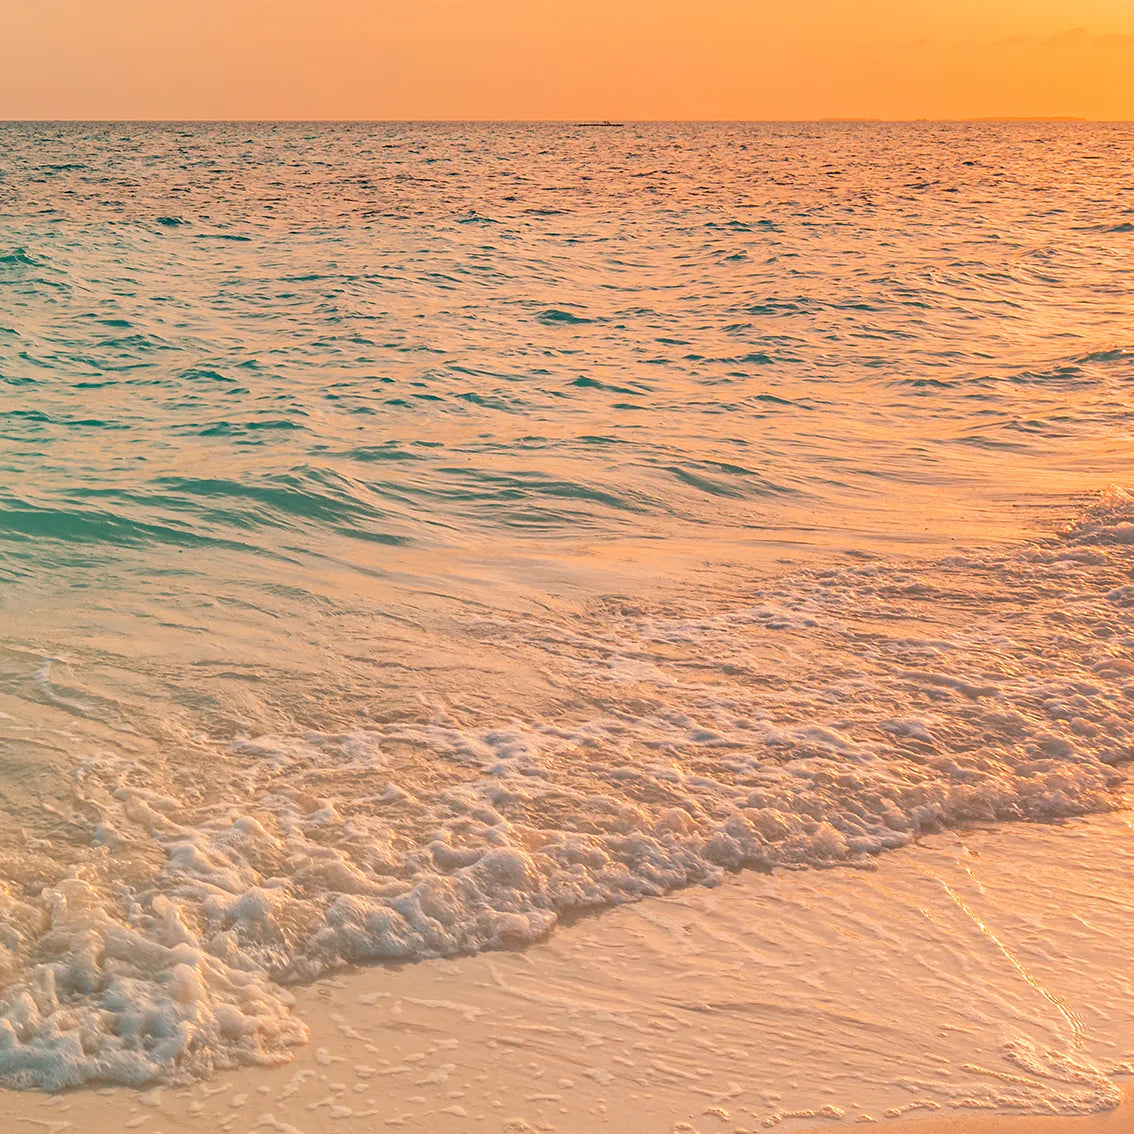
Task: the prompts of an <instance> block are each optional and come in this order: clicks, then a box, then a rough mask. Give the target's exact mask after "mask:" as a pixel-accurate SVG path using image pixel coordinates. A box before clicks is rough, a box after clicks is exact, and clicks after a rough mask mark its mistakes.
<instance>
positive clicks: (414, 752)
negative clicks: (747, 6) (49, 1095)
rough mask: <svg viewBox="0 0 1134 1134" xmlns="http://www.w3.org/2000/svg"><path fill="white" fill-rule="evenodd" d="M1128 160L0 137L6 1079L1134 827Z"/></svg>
mask: <svg viewBox="0 0 1134 1134" xmlns="http://www.w3.org/2000/svg"><path fill="white" fill-rule="evenodd" d="M1132 156H1134V128H1131V127H1130V126H1128V125H1082V124H1033V123H1018V124H1005V125H989V124H979V125H963V124H953V125H942V124H919V125H874V124H870V125H854V124H821V125H807V124H788V125H745V124H727V125H709V124H702V125H637V124H631V125H626V126H622V127H619V126H610V127H597V128H583V127H576V126H572V125H567V124H560V125H530V124H515V125H511V124H499V125H466V124H428V125H425V124H416V125H415V124H379V125H360V124H345V125H342V124H275V125H273V124H187V125H179V124H77V125H57V124H52V125H36V124H10V125H6V126H3V127H0V817H2V820H3V822H2V823H0V983H2V988H3V991H2V992H0V1083H3V1084H5V1085H8V1086H26V1087H45V1088H58V1087H63V1086H74V1085H80V1084H84V1083H90V1082H94V1081H103V1082H112V1083H123V1084H141V1083H144V1082H149V1081H151V1080H177V1079H184V1078H186V1077H192V1076H197V1075H204V1074H208V1073H210V1072H212V1071H215V1070H217V1069H219V1068H229V1067H235V1066H240V1065H242V1064H253V1063H257V1064H271V1063H275V1062H282V1061H285V1060H287V1059H288V1058H289V1053H290V1051H291V1049H292V1047H293V1046H294V1045H295V1044H297V1043H300V1042H302V1040H303V1038H304V1035H305V1025H304V1022H303V1020H302V1019H301V1018H300V1016H299V1015H298V1014H297V1013H295V1012H293V1011H292V1001H291V996H290V994H289V993H288V991H287V986H288V984H289V983H294V982H296V981H299V980H309V979H313V978H318V977H319V976H321V975H322V974H325V973H327V972H329V971H331V970H333V969H336V968H339V967H342V966H344V965H351V964H358V963H365V962H379V961H411V960H420V959H424V958H431V957H440V956H451V955H456V954H463V953H472V952H477V951H480V950H485V949H492V948H499V947H505V946H517V945H525V944H528V943H531V942H533V941H535V940H537V939H539V938H540V937H542V936H544V935H546V934H547V933H548V932H549V931H551V930H552V929H553V928H554V927H555V926H556V925H557V923H558V922H559V921H560V919H562V918H563V917H564V916H565V915H571V914H577V913H580V912H583V911H588V910H592V909H596V908H602V907H604V906H608V905H611V904H618V903H625V902H631V901H634V900H635V899H638V898H641V897H643V896H648V895H658V894H663V893H666V892H669V891H672V890H675V889H678V888H680V887H685V886H689V885H692V884H708V885H712V884H714V883H717V882H719V881H720V880H721V879H722V878H723V877H724V876H725V874H726V873H727V872H730V871H739V870H746V869H752V870H764V871H768V870H773V869H776V868H778V867H783V866H791V867H808V866H822V865H830V864H845V863H852V864H853V863H860V864H861V863H866V862H869V861H870V860H871V858H872V856H875V855H877V854H878V853H880V852H883V851H887V850H890V849H896V848H900V847H902V846H903V845H906V844H908V843H910V842H911V841H912V840H914V839H916V838H917V837H918V836H919V835H920V834H922V833H924V832H927V831H933V830H940V829H942V828H946V827H952V826H964V825H967V824H971V823H973V822H982V823H1000V822H1008V821H1013V820H1027V819H1058V818H1062V817H1067V816H1072V815H1081V814H1087V813H1090V812H1095V811H1106V810H1111V809H1116V808H1119V807H1121V806H1123V805H1124V795H1123V781H1124V772H1123V767H1124V764H1125V763H1126V761H1127V760H1128V759H1129V758H1130V757H1131V754H1132V748H1131V745H1132V744H1134V721H1131V717H1130V703H1131V699H1132V697H1134V650H1132V646H1134V577H1132V568H1134V498H1132V497H1131V496H1129V495H1127V493H1126V491H1125V490H1124V488H1123V486H1124V485H1134V469H1132V467H1131V466H1132V464H1134V448H1132V446H1131V426H1132V423H1134V411H1132V407H1131V402H1130V391H1131V383H1132V380H1134V331H1132V330H1131V316H1132V314H1134V303H1132V301H1131V298H1130V296H1131V294H1132V288H1134V176H1132V175H1131V174H1130V173H1129V170H1130V169H1131V168H1134V163H1132V161H1131V158H1132ZM561 932H565V933H570V932H571V930H570V928H565V929H562V930H561Z"/></svg>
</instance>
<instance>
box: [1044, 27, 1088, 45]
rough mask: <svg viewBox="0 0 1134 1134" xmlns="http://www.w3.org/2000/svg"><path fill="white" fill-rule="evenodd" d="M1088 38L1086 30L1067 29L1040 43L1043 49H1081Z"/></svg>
mask: <svg viewBox="0 0 1134 1134" xmlns="http://www.w3.org/2000/svg"><path fill="white" fill-rule="evenodd" d="M1090 38H1091V37H1090V35H1089V34H1088V33H1087V29H1086V28H1068V29H1067V30H1066V31H1065V32H1059V34H1058V35H1051V36H1048V37H1047V39H1045V40H1043V41H1042V42H1043V46H1044V47H1082V46H1083V45H1084V44H1085V43H1088V42H1089V41H1090Z"/></svg>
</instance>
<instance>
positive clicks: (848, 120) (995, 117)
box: [0, 114, 1134, 127]
mask: <svg viewBox="0 0 1134 1134" xmlns="http://www.w3.org/2000/svg"><path fill="white" fill-rule="evenodd" d="M996 122H1017V123H1022V124H1027V123H1041V122H1048V123H1067V124H1072V125H1074V124H1086V125H1125V124H1130V123H1132V122H1134V118H1088V117H1084V116H1082V115H1075V114H1035V115H1030V114H989V115H965V116H963V117H961V116H959V117H942V118H936V117H924V116H923V117H917V118H885V117H877V116H868V115H862V116H859V115H824V116H822V117H815V118H610V119H595V118H575V117H572V118H157V117H143V118H31V117H26V118H25V117H21V118H2V117H0V124H3V125H16V124H27V125H46V124H51V125H79V124H84V125H95V124H101V123H105V124H107V125H131V124H137V123H148V124H154V125H182V124H191V125H196V124H201V125H206V124H233V125H240V124H248V125H306V124H330V123H337V124H343V125H375V126H378V125H403V124H413V125H530V126H543V125H548V126H552V125H555V126H595V127H598V126H624V125H635V126H638V125H672V124H688V125H757V126H758V125H780V124H784V123H791V124H797V125H839V124H844V125H853V124H867V125H869V124H876V125H912V124H926V125H935V124H946V125H947V124H954V125H956V124H980V123H996Z"/></svg>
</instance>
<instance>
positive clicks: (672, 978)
mask: <svg viewBox="0 0 1134 1134" xmlns="http://www.w3.org/2000/svg"><path fill="white" fill-rule="evenodd" d="M1131 843H1134V837H1132V836H1131V828H1130V825H1129V819H1128V815H1118V816H1110V817H1101V818H1094V819H1089V820H1085V821H1082V822H1079V823H1072V824H1066V825H1062V826H1035V825H1016V826H1009V827H1006V828H1001V829H999V830H989V831H970V832H967V833H963V834H957V833H953V834H948V835H942V836H939V837H936V838H934V839H930V840H927V841H926V842H925V843H923V844H921V845H919V846H916V847H912V848H909V849H907V850H906V851H902V852H899V853H896V854H892V855H888V856H885V857H884V858H882V859H880V860H879V861H878V863H877V869H874V870H869V871H864V870H829V871H816V870H807V871H798V872H790V871H787V872H777V873H776V874H773V875H759V874H743V875H738V876H735V877H733V878H731V879H730V880H729V881H728V882H727V883H726V884H725V885H723V886H722V887H720V888H719V889H716V890H706V889H692V890H688V891H685V892H683V893H680V894H676V895H673V896H671V897H668V898H664V899H656V900H650V901H646V902H642V903H639V904H637V905H633V906H627V907H623V908H620V909H615V910H611V911H608V912H606V913H603V914H601V915H599V916H595V917H591V918H585V919H582V920H581V921H579V922H577V923H576V924H574V925H571V926H568V927H561V928H560V929H558V930H557V931H556V932H555V933H553V934H552V935H551V936H550V937H549V938H548V939H547V940H546V941H545V942H543V943H540V944H538V945H536V946H534V947H532V948H530V949H527V950H522V951H515V952H501V953H485V954H481V955H479V956H476V957H470V958H461V959H458V960H455V961H431V962H425V963H420V964H416V965H409V966H404V967H377V968H371V969H365V970H360V971H354V972H349V973H343V974H339V975H338V976H337V977H335V978H332V979H329V980H324V981H320V982H318V983H316V984H313V985H311V986H307V987H303V988H299V989H297V990H295V995H296V1000H297V1011H298V1013H299V1015H300V1016H301V1017H302V1018H303V1019H305V1020H307V1021H308V1022H309V1023H310V1042H309V1043H308V1044H307V1045H306V1046H304V1047H300V1048H298V1049H296V1050H295V1059H294V1062H292V1063H290V1064H287V1065H285V1066H282V1067H277V1068H255V1069H243V1070H237V1071H232V1072H226V1073H221V1074H219V1075H217V1076H216V1077H215V1078H214V1079H213V1080H212V1081H209V1082H202V1083H197V1084H193V1085H190V1086H185V1087H159V1088H154V1089H150V1090H147V1091H142V1092H138V1091H131V1090H124V1089H107V1090H96V1091H85V1092H71V1093H64V1094H59V1095H54V1096H43V1095H39V1094H33V1093H13V1092H7V1093H3V1094H0V1125H2V1128H3V1129H6V1130H19V1129H34V1128H39V1129H43V1130H46V1131H49V1132H50V1134H65V1132H67V1131H83V1132H87V1131H89V1132H91V1134H103V1132H108V1131H121V1130H139V1131H143V1132H144V1134H159V1132H163V1131H164V1132H166V1134H168V1132H169V1131H175V1130H176V1131H181V1130H201V1131H205V1130H209V1131H211V1130H220V1131H224V1132H235V1131H271V1130H276V1131H280V1132H283V1134H296V1132H300V1134H326V1132H330V1131H336V1132H347V1134H350V1132H355V1131H371V1130H405V1131H421V1132H425V1131H428V1132H430V1134H462V1132H467V1131H477V1132H480V1131H486V1132H493V1134H495V1132H501V1134H527V1132H536V1131H539V1132H542V1134H590V1132H591V1131H596V1132H597V1131H620V1132H625V1131H634V1132H637V1131H641V1132H642V1134H653V1132H657V1134H692V1132H696V1134H718V1132H719V1134H737V1132H744V1131H751V1132H755V1131H757V1130H765V1129H770V1128H777V1129H780V1130H785V1131H787V1130H791V1131H805V1130H806V1131H810V1130H838V1129H849V1128H850V1127H852V1126H861V1125H864V1124H866V1123H867V1122H869V1123H871V1124H886V1125H887V1127H888V1128H891V1129H893V1130H894V1131H895V1132H897V1131H899V1130H903V1131H904V1130H908V1131H909V1132H910V1134H945V1132H950V1134H985V1132H987V1134H1022V1132H1024V1131H1033V1130H1035V1131H1050V1132H1051V1134H1062V1132H1063V1131H1066V1132H1068V1134H1071V1132H1073V1131H1082V1132H1083V1134H1093V1132H1095V1131H1105V1132H1107V1134H1116V1132H1118V1131H1125V1130H1128V1129H1129V1130H1134V1107H1132V1106H1131V1105H1130V1102H1129V1096H1128V1100H1127V1102H1125V1103H1124V1104H1123V1105H1122V1106H1120V1107H1117V1108H1114V1106H1113V1104H1114V1103H1115V1102H1117V1100H1118V1090H1119V1088H1118V1087H1117V1086H1116V1080H1115V1078H1114V1075H1113V1074H1111V1073H1110V1072H1113V1071H1114V1070H1115V1069H1116V1068H1118V1067H1120V1066H1122V1065H1123V1064H1127V1065H1128V1064H1129V1053H1130V1052H1131V1051H1134V1020H1132V1018H1131V1014H1130V1010H1129V1008H1128V1005H1129V1003H1130V1000H1129V997H1128V996H1125V992H1124V990H1126V987H1127V986H1126V981H1127V976H1126V969H1127V966H1126V965H1125V963H1124V958H1125V957H1126V955H1127V945H1126V942H1127V937H1126V932H1125V929H1126V926H1127V925H1128V924H1129V911H1128V909H1127V907H1126V905H1125V900H1124V896H1123V893H1122V886H1123V879H1124V878H1127V877H1128V876H1129V874H1128V871H1129V869H1130V867H1131V862H1130V858H1131V856H1134V847H1131V845H1130V844H1131ZM1021 863H1024V864H1026V865H1025V866H1023V867H1021V865H1020V864H1021ZM911 942H912V945H911ZM1029 1044H1030V1045H1031V1046H1030V1047H1027V1045H1029ZM1060 1045H1063V1047H1062V1048H1061V1047H1060ZM1020 1051H1026V1052H1030V1055H1028V1056H1027V1057H1028V1058H1030V1059H1032V1060H1033V1061H1034V1062H1033V1065H1032V1066H1031V1067H1030V1069H1029V1068H1025V1067H1023V1066H1021V1064H1020V1063H1019V1059H1020V1058H1021V1057H1020V1056H1019V1052H1020ZM1006 1052H1008V1054H1009V1056H1010V1058H1009V1057H1006ZM1012 1052H1016V1054H1015V1055H1012V1054H1011V1053H1012ZM1012 1059H1014V1060H1016V1062H1012V1061H1011V1060H1012ZM1066 1059H1071V1060H1076V1059H1077V1060H1080V1061H1081V1065H1082V1066H1088V1065H1090V1066H1093V1067H1095V1068H1099V1067H1103V1066H1106V1067H1107V1068H1108V1074H1107V1075H1106V1076H1097V1075H1096V1076H1095V1078H1094V1079H1092V1078H1091V1076H1090V1075H1086V1076H1084V1075H1083V1074H1081V1073H1080V1072H1076V1071H1075V1069H1074V1066H1073V1065H1072V1064H1069V1063H1067V1062H1066ZM1061 1060H1064V1061H1063V1062H1061ZM1069 1067H1071V1070H1070V1072H1069V1070H1068V1068H1069ZM1021 1106H1024V1107H1027V1108H1028V1109H1031V1110H1034V1111H1036V1112H1037V1113H1042V1112H1048V1114H1049V1115H1050V1116H1045V1117H1037V1116H1033V1115H1016V1116H1012V1115H1007V1114H1004V1113H993V1112H992V1111H991V1109H989V1108H992V1107H999V1108H1000V1110H1001V1111H1003V1110H1004V1109H1006V1108H1007V1109H1012V1108H1017V1109H1018V1108H1020V1107H1021ZM1103 1107H1105V1108H1107V1109H1105V1110H1101V1111H1100V1112H1099V1113H1095V1114H1089V1115H1087V1116H1070V1115H1064V1116H1059V1115H1058V1114H1052V1112H1058V1111H1072V1110H1076V1109H1078V1110H1080V1111H1084V1110H1088V1109H1092V1108H1093V1109H1098V1108H1103Z"/></svg>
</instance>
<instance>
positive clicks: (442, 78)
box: [0, 0, 1134, 119]
mask: <svg viewBox="0 0 1134 1134" xmlns="http://www.w3.org/2000/svg"><path fill="white" fill-rule="evenodd" d="M6 7H7V8H8V11H7V12H6V13H5V15H4V18H3V21H2V27H3V37H4V40H5V43H4V67H3V68H2V69H0V118H377V119H383V118H462V119H464V118H535V119H544V118H566V119H574V118H620V119H621V118H626V119H633V118H765V119H767V118H771V119H780V118H817V117H825V116H848V117H879V118H918V117H930V118H941V117H945V118H948V117H967V116H992V115H1006V116H1011V115H1080V116H1083V117H1088V118H1134V0H934V2H932V3H931V2H930V0H778V2H769V0H524V2H520V0H9V2H8V4H7V5H6Z"/></svg>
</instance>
